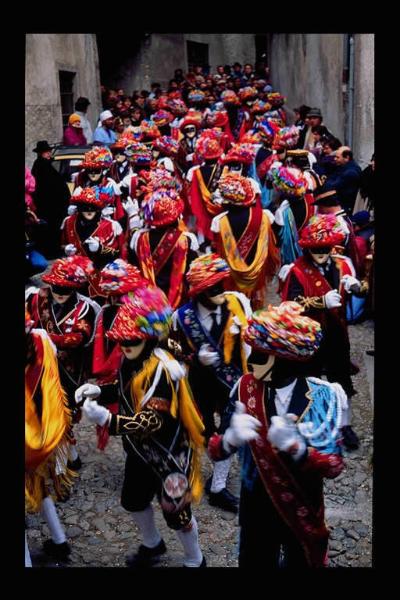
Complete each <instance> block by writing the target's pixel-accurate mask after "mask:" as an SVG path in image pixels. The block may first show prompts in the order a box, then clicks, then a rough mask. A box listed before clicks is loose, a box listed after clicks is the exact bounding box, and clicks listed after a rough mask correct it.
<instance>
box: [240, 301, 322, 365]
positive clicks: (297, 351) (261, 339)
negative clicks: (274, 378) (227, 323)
mask: <svg viewBox="0 0 400 600" xmlns="http://www.w3.org/2000/svg"><path fill="white" fill-rule="evenodd" d="M302 312H304V308H303V307H302V306H300V304H298V303H297V302H282V303H281V304H280V305H279V306H271V305H269V306H268V309H262V310H257V311H255V312H254V313H253V314H252V316H251V317H250V319H248V326H247V328H246V329H245V331H244V340H245V341H246V343H247V344H249V346H251V347H252V348H254V349H255V350H257V351H258V352H266V353H267V354H274V355H275V356H279V357H282V358H287V359H292V360H307V359H308V358H310V357H311V356H312V355H313V354H314V353H315V352H316V350H318V348H319V346H320V343H321V339H322V331H321V325H320V324H319V323H318V322H317V321H314V320H313V319H310V318H309V317H304V316H302V314H301V313H302Z"/></svg>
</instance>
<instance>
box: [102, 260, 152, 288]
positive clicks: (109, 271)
mask: <svg viewBox="0 0 400 600" xmlns="http://www.w3.org/2000/svg"><path fill="white" fill-rule="evenodd" d="M145 284H146V280H145V279H144V278H143V276H142V274H141V273H140V271H139V269H138V268H137V267H134V266H133V265H130V264H129V263H127V262H125V261H124V260H122V258H117V259H116V260H114V261H113V262H111V263H108V265H106V266H105V267H104V268H103V269H102V270H101V272H100V281H99V288H100V289H101V290H102V291H103V292H105V293H106V294H109V295H115V296H117V295H118V296H122V295H123V294H127V293H128V292H132V291H133V290H135V289H136V288H137V287H138V286H140V285H145Z"/></svg>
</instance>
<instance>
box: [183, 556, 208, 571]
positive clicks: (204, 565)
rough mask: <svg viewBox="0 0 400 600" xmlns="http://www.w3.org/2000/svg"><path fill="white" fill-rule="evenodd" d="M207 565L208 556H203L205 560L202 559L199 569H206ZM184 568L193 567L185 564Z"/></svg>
mask: <svg viewBox="0 0 400 600" xmlns="http://www.w3.org/2000/svg"><path fill="white" fill-rule="evenodd" d="M206 566H207V562H206V557H205V556H203V560H202V561H201V564H200V565H199V566H198V567H197V568H198V569H204V568H205V567H206ZM183 568H184V569H189V568H190V569H191V568H193V567H187V566H186V565H183Z"/></svg>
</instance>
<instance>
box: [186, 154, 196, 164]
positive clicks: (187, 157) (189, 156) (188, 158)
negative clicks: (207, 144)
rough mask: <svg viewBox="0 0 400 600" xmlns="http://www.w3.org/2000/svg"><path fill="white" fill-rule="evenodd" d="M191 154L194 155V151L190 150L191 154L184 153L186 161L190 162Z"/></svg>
mask: <svg viewBox="0 0 400 600" xmlns="http://www.w3.org/2000/svg"><path fill="white" fill-rule="evenodd" d="M193 156H194V152H192V154H187V155H186V162H192V160H193Z"/></svg>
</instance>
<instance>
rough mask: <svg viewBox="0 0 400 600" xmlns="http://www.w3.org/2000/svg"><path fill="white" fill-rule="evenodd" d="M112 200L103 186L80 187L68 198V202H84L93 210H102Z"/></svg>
mask: <svg viewBox="0 0 400 600" xmlns="http://www.w3.org/2000/svg"><path fill="white" fill-rule="evenodd" d="M111 200H112V197H111V195H110V194H109V193H108V192H106V191H104V188H99V187H95V188H94V187H87V188H81V190H80V191H79V192H78V193H77V194H73V195H72V196H71V198H70V200H69V202H70V204H84V205H87V206H88V207H89V206H90V207H91V208H92V209H95V210H102V209H103V208H105V206H107V204H109V203H110V202H111Z"/></svg>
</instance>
